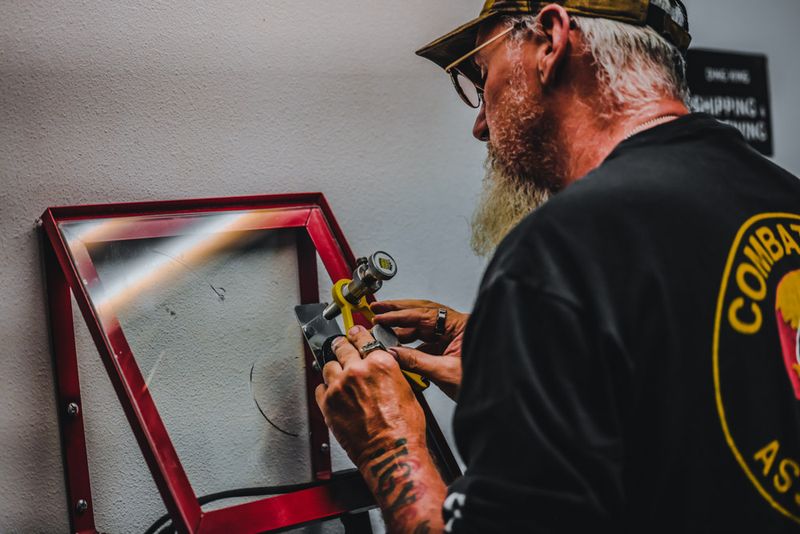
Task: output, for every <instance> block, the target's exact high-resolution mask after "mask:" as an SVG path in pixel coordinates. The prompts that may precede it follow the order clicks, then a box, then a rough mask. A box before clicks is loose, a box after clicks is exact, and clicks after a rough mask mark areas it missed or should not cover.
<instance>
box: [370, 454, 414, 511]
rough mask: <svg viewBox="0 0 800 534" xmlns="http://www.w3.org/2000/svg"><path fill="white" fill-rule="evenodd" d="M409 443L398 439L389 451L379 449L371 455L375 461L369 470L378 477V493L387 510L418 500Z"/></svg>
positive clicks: (397, 508)
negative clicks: (412, 478)
mask: <svg viewBox="0 0 800 534" xmlns="http://www.w3.org/2000/svg"><path fill="white" fill-rule="evenodd" d="M407 443H408V442H407V440H406V439H404V438H403V439H398V440H397V441H395V442H394V447H393V448H391V449H389V450H388V451H387V450H385V449H378V450H377V451H376V452H375V453H374V454H372V455H370V459H372V460H375V463H374V464H373V465H371V466H370V468H369V470H370V472H371V473H372V476H374V477H377V479H378V484H377V488H376V494H377V497H378V498H379V499H381V500H382V501H384V502H385V503H386V511H387V512H396V511H398V510H400V509H401V508H403V507H404V506H406V505H409V504H412V503H414V502H416V500H417V497H418V494H419V488H415V487H414V481H413V480H410V479H411V475H412V474H413V466H412V464H413V462H411V461H409V460H408V449H407V448H406V446H405V445H406V444H407ZM398 487H399V491H397V490H398Z"/></svg>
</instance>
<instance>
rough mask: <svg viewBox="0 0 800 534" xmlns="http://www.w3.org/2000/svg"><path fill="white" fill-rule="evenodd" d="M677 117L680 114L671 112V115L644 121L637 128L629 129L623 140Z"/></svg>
mask: <svg viewBox="0 0 800 534" xmlns="http://www.w3.org/2000/svg"><path fill="white" fill-rule="evenodd" d="M677 118H678V115H675V114H674V113H673V114H670V115H661V116H660V117H656V118H654V119H650V120H649V121H647V122H643V123H642V124H640V125H639V126H636V127H635V128H633V129H631V130H628V132H627V133H626V134H625V137H624V138H623V139H622V140H623V141H627V140H628V139H630V138H631V137H633V136H634V135H636V134H638V133H642V132H643V131H645V130H649V129H650V128H652V127H653V126H658V125H659V124H664V123H665V122H669V121H671V120H674V119H677Z"/></svg>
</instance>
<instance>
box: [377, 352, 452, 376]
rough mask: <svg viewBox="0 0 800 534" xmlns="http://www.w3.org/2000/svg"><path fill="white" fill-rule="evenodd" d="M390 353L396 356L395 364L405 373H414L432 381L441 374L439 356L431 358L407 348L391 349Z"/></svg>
mask: <svg viewBox="0 0 800 534" xmlns="http://www.w3.org/2000/svg"><path fill="white" fill-rule="evenodd" d="M390 352H393V353H394V354H395V355H396V356H397V363H399V364H400V367H402V368H403V369H405V370H406V371H415V372H417V373H420V374H422V375H424V376H427V377H428V378H432V379H437V378H439V375H440V374H441V373H440V371H441V357H440V356H431V355H430V354H426V353H424V352H421V351H418V350H416V349H410V348H408V347H392V349H391V351H390Z"/></svg>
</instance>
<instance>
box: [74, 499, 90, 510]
mask: <svg viewBox="0 0 800 534" xmlns="http://www.w3.org/2000/svg"><path fill="white" fill-rule="evenodd" d="M88 509H89V503H88V502H86V499H78V502H77V503H75V510H76V511H77V512H78V513H79V514H82V513H83V512H85V511H86V510H88Z"/></svg>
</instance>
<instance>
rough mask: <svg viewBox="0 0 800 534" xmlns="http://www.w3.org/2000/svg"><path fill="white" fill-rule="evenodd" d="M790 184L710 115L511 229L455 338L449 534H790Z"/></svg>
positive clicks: (641, 146)
mask: <svg viewBox="0 0 800 534" xmlns="http://www.w3.org/2000/svg"><path fill="white" fill-rule="evenodd" d="M799 322H800V180H798V179H797V178H795V177H794V176H792V175H791V174H789V173H787V172H785V171H783V170H782V169H780V168H779V167H777V166H776V165H774V164H772V163H771V162H769V161H768V160H767V159H765V158H763V157H761V156H760V155H758V154H757V153H756V152H755V151H753V150H752V149H751V148H749V147H748V146H747V144H746V143H745V142H744V140H743V139H742V137H741V136H740V135H739V133H738V132H737V131H736V130H734V129H733V128H730V127H728V126H725V125H723V124H721V123H719V122H717V121H715V120H713V119H712V118H711V117H709V116H706V115H701V114H695V115H689V116H686V117H683V118H680V119H678V120H675V121H673V122H671V123H668V124H665V125H661V126H657V127H655V128H652V129H650V130H648V131H646V132H643V133H641V134H638V135H636V136H634V137H632V138H631V139H629V140H627V141H625V142H623V143H621V144H620V145H619V146H618V147H617V148H616V149H615V150H614V152H613V153H612V154H611V155H610V156H609V157H608V158H607V159H606V161H605V162H604V163H603V164H602V165H601V166H600V167H599V168H597V169H595V170H594V171H592V172H591V173H589V174H588V175H587V176H586V177H584V178H583V179H581V180H578V181H577V182H576V183H575V184H573V185H571V186H570V187H568V188H567V189H566V190H564V191H563V192H561V193H559V194H558V195H556V196H555V197H554V198H553V199H551V200H550V201H549V202H548V203H547V204H546V205H544V206H542V207H541V208H540V209H538V210H537V211H535V212H534V213H533V214H531V215H530V216H528V217H527V218H526V219H525V220H523V221H522V222H521V223H520V224H519V225H518V226H517V228H515V229H514V230H513V231H512V232H511V234H510V235H509V236H508V237H507V238H506V239H505V240H504V241H503V243H502V244H501V245H500V247H499V248H498V250H497V252H496V254H495V256H494V258H493V260H492V262H491V264H490V265H489V267H488V269H487V271H486V273H485V275H484V278H483V281H482V284H481V288H480V292H479V295H478V300H477V304H476V307H475V310H474V313H473V314H472V317H471V318H470V321H469V324H468V326H467V332H466V339H465V343H464V349H463V365H464V378H463V383H462V388H461V394H460V397H459V399H458V406H457V408H456V412H455V419H454V426H455V436H456V442H457V444H458V448H459V451H460V452H461V454H462V456H463V458H464V460H465V462H466V464H467V470H466V473H465V475H464V476H463V477H462V478H461V479H459V480H457V481H456V482H455V483H453V485H452V486H451V488H450V491H449V495H448V498H447V500H446V501H445V506H444V510H443V512H444V516H445V521H446V523H447V526H448V531H450V532H458V533H467V532H469V533H487V532H576V531H579V530H584V529H592V530H593V531H600V532H606V531H608V532H613V531H635V532H653V531H658V532H773V531H783V530H789V529H792V530H794V529H796V528H798V527H800V411H799V410H798V409H799V408H800V401H799V400H798V399H800V380H799V379H798V373H800V349H799V348H798V333H797V331H798V323H799Z"/></svg>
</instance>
